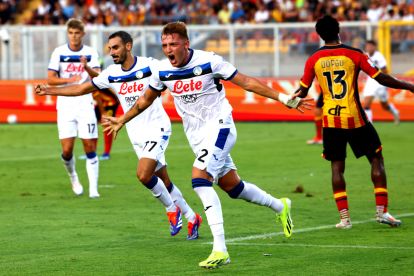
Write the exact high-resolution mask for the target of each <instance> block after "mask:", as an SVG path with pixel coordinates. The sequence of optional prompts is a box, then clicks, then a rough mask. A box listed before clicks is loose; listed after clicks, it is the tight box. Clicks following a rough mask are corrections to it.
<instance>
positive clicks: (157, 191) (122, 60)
mask: <svg viewBox="0 0 414 276" xmlns="http://www.w3.org/2000/svg"><path fill="white" fill-rule="evenodd" d="M132 43H133V42H132V37H131V36H130V35H129V34H128V33H126V32H124V31H119V32H115V33H113V34H111V35H110V36H109V39H108V46H109V50H110V55H111V56H112V58H113V61H114V63H115V64H113V65H110V66H109V67H108V68H107V69H105V70H103V71H102V72H101V73H100V74H99V75H98V76H96V77H94V78H93V79H92V81H91V82H86V83H83V84H81V85H74V86H69V87H64V88H52V87H45V86H43V85H38V86H37V87H36V93H37V94H38V95H65V96H77V95H84V94H89V93H91V92H93V91H95V90H96V89H99V90H102V89H111V90H112V91H115V92H116V96H117V98H118V100H119V101H120V103H121V106H122V109H123V110H124V112H126V111H128V109H130V108H131V107H132V106H133V105H134V103H135V102H136V101H137V100H138V99H139V98H141V97H143V93H144V91H145V90H146V89H147V88H148V85H149V77H150V76H151V75H152V74H153V72H152V67H153V64H156V63H157V61H156V60H154V59H152V58H146V57H138V56H133V55H132V53H131V51H132ZM105 132H106V131H105ZM127 132H128V136H129V139H130V141H131V143H132V145H133V147H134V150H135V152H136V154H137V156H138V158H139V162H138V166H137V177H138V179H139V180H140V181H141V183H142V184H143V185H145V187H147V188H148V189H149V190H150V191H151V193H152V194H153V196H154V197H155V198H157V199H158V200H159V201H160V202H161V203H162V204H163V205H164V207H165V208H166V210H167V216H168V219H169V222H170V234H171V235H172V236H175V235H177V234H178V233H179V232H180V230H181V228H182V217H181V213H182V214H184V216H185V218H186V219H187V220H188V224H187V228H188V235H187V239H188V240H194V239H197V238H198V236H199V234H198V229H199V227H200V224H201V222H202V218H201V216H200V215H199V214H197V213H195V212H194V211H193V210H192V209H191V207H190V206H189V205H188V204H187V202H186V201H185V199H184V197H183V195H182V193H181V191H180V190H179V189H178V187H177V186H176V185H174V184H173V183H172V181H171V180H170V178H169V176H168V172H167V163H166V161H165V150H166V149H167V146H168V143H169V139H170V135H171V122H170V119H169V118H168V115H167V113H166V112H165V110H164V108H163V107H162V103H161V99H160V98H157V99H155V100H154V104H153V105H152V106H151V107H150V108H148V110H146V111H145V113H144V114H142V116H140V117H137V118H134V119H133V120H131V121H130V122H128V124H127Z"/></svg>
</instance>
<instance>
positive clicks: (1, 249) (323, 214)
mask: <svg viewBox="0 0 414 276" xmlns="http://www.w3.org/2000/svg"><path fill="white" fill-rule="evenodd" d="M375 126H376V128H377V131H378V132H379V134H380V137H381V139H382V142H383V145H384V157H385V166H386V170H387V176H388V185H389V196H390V197H389V200H390V212H391V213H392V214H393V215H395V216H397V217H398V216H400V218H401V219H402V220H403V226H402V227H400V228H389V227H388V226H385V225H379V224H377V223H376V222H374V221H373V220H372V219H373V218H374V214H375V201H374V195H373V186H372V184H371V181H370V173H369V165H368V162H367V160H366V159H365V158H361V159H359V160H357V159H355V157H354V156H353V154H352V152H351V151H350V150H349V149H348V159H347V167H346V172H345V176H346V180H347V184H348V198H349V204H350V213H351V218H352V221H353V222H354V227H353V228H352V229H350V230H337V229H334V227H333V226H334V224H335V223H337V222H338V221H339V216H338V213H337V210H336V206H335V203H334V200H333V195H332V191H331V184H330V164H329V162H327V161H324V160H323V159H322V158H321V157H320V153H321V146H316V145H312V146H308V145H306V144H305V140H306V139H309V138H311V137H312V135H313V132H314V129H313V125H312V124H311V123H239V124H237V129H238V141H237V143H236V146H235V148H234V149H233V151H232V156H233V159H234V161H235V162H236V165H237V166H238V169H239V174H240V176H241V177H242V178H243V179H244V180H246V181H249V182H253V183H256V184H257V185H258V186H260V187H262V188H263V189H264V190H266V191H267V192H269V193H271V194H272V195H274V196H276V197H284V196H287V197H289V198H291V199H292V204H293V206H292V216H293V221H294V224H295V230H296V231H297V232H296V233H294V234H293V236H292V238H291V239H286V238H285V237H284V236H283V235H280V232H281V231H282V229H281V226H280V225H278V224H276V223H275V222H274V214H273V213H272V211H271V210H270V209H267V208H264V207H259V206H255V205H252V204H249V203H246V202H244V201H241V200H233V199H230V198H229V197H228V196H227V195H226V194H225V193H223V192H222V191H221V190H219V189H216V190H217V191H218V193H219V196H220V198H221V201H222V206H223V213H224V219H225V224H224V225H225V231H226V238H227V239H228V249H229V253H230V257H231V260H232V262H231V264H229V265H227V266H224V267H222V268H220V269H218V270H214V271H208V270H203V269H201V268H199V267H198V262H199V261H201V260H203V259H204V258H206V257H207V256H208V255H209V253H210V251H211V248H212V245H211V244H209V243H210V242H211V241H212V237H211V233H210V230H209V227H208V226H207V223H206V219H205V217H204V214H203V213H202V205H201V202H200V200H199V199H198V197H197V195H196V194H195V193H194V191H193V190H192V189H191V167H192V163H193V160H194V157H193V154H192V153H191V151H190V148H189V146H188V143H187V140H186V139H185V136H184V133H183V130H182V126H181V124H174V125H173V135H172V138H171V142H170V145H169V148H168V150H167V161H168V163H169V173H170V176H171V178H172V180H173V182H174V183H175V184H176V185H177V186H179V187H180V189H181V191H182V192H183V194H184V196H185V198H186V199H187V201H188V203H189V204H190V205H191V206H192V208H193V209H194V210H195V211H197V212H201V213H202V215H203V217H204V223H203V225H202V226H201V229H200V233H201V237H200V239H199V240H196V241H186V240H185V237H186V230H187V229H186V221H185V220H184V221H183V222H185V223H184V229H183V230H182V232H181V233H180V234H179V235H178V236H176V237H170V236H169V229H168V224H167V217H166V215H165V210H163V208H162V207H161V205H160V203H159V202H158V201H156V200H154V198H153V197H152V196H151V194H150V192H149V191H148V190H147V189H146V188H144V187H143V186H142V185H141V184H139V183H138V181H137V180H136V177H135V169H136V163H137V158H136V156H135V153H134V152H133V150H132V147H131V145H130V143H129V140H128V138H127V136H126V131H125V130H123V131H122V132H121V134H120V137H119V138H118V139H117V140H116V141H115V143H114V146H113V152H112V159H111V160H109V161H101V163H100V164H101V166H100V181H99V184H100V194H101V198H99V199H96V200H91V199H89V198H88V197H87V195H83V196H81V197H75V196H74V195H73V193H72V191H71V189H70V184H69V178H68V177H67V175H66V173H65V171H64V168H63V166H62V164H61V161H60V157H59V156H60V145H59V141H58V138H57V130H56V126H55V125H24V124H23V125H19V124H17V125H0V275H205V274H206V273H214V274H223V275H310V274H314V275H319V274H320V275H336V274H345V275H391V274H392V275H412V273H413V271H414V204H413V199H414V185H413V184H414V159H413V154H414V144H413V138H412V137H413V134H414V123H402V124H401V125H399V126H395V125H393V124H391V123H376V124H375ZM100 143H102V141H100ZM100 148H102V145H101V144H100ZM75 152H76V155H78V156H79V155H80V154H82V148H81V144H80V142H77V144H76V148H75ZM99 153H101V150H100V151H99ZM77 170H78V174H79V176H80V180H81V182H82V183H83V185H84V188H85V189H86V190H87V187H88V186H87V177H86V169H85V161H82V160H77ZM298 185H302V186H303V187H304V192H303V193H293V191H294V190H295V188H296V186H298ZM216 188H217V187H216Z"/></svg>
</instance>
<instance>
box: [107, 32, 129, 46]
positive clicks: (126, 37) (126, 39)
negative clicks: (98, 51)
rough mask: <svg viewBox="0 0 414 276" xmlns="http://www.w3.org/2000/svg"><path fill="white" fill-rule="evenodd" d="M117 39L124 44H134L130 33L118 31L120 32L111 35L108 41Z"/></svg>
mask: <svg viewBox="0 0 414 276" xmlns="http://www.w3.org/2000/svg"><path fill="white" fill-rule="evenodd" d="M115 37H119V38H120V39H121V40H122V42H123V43H124V44H127V43H128V42H129V43H131V44H132V37H131V35H130V34H129V33H127V32H125V31H118V32H115V33H113V34H111V35H110V36H109V37H108V40H110V39H112V38H115Z"/></svg>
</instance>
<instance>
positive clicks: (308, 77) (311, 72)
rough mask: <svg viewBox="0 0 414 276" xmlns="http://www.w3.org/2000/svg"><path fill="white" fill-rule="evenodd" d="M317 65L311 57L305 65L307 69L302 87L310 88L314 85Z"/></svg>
mask: <svg viewBox="0 0 414 276" xmlns="http://www.w3.org/2000/svg"><path fill="white" fill-rule="evenodd" d="M314 66H315V64H314V61H313V58H312V57H310V58H308V60H307V61H306V63H305V69H304V72H303V76H302V78H301V79H300V85H302V86H303V87H306V88H309V87H311V85H312V82H313V79H314V78H315V67H314Z"/></svg>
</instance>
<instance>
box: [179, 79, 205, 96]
mask: <svg viewBox="0 0 414 276" xmlns="http://www.w3.org/2000/svg"><path fill="white" fill-rule="evenodd" d="M202 88H203V82H202V81H194V80H193V79H191V80H190V81H189V82H188V81H187V82H183V81H182V80H178V81H176V82H175V83H174V87H173V90H172V91H171V92H173V93H177V94H181V93H187V92H194V91H200V90H201V89H202Z"/></svg>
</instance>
